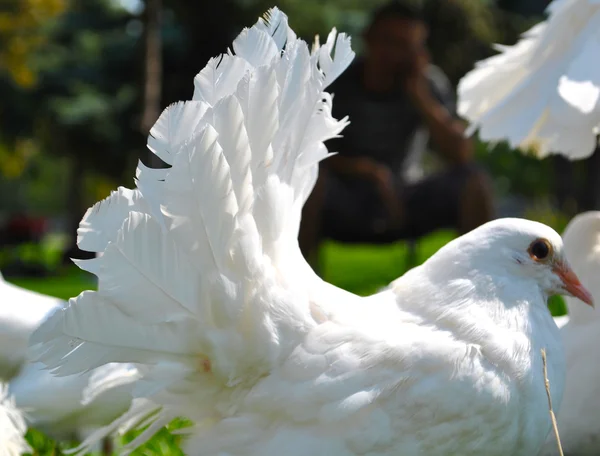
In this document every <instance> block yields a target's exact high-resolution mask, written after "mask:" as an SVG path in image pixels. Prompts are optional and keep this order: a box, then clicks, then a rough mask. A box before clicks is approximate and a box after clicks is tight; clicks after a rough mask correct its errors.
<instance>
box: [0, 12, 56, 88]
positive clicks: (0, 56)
mask: <svg viewBox="0 0 600 456" xmlns="http://www.w3.org/2000/svg"><path fill="white" fill-rule="evenodd" d="M66 8H67V2H66V0H2V10H0V71H5V72H8V74H9V75H10V77H11V78H12V79H13V80H14V82H15V83H16V84H18V85H20V86H22V87H31V86H33V85H34V84H35V82H36V72H35V68H34V67H33V65H32V61H31V55H32V54H34V53H35V51H36V50H37V49H39V48H40V47H41V46H43V44H44V42H45V40H46V38H47V34H46V25H47V24H48V23H49V22H50V21H52V20H53V19H56V18H57V17H59V16H60V15H61V14H62V13H64V12H65V10H66Z"/></svg>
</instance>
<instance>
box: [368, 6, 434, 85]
mask: <svg viewBox="0 0 600 456" xmlns="http://www.w3.org/2000/svg"><path fill="white" fill-rule="evenodd" d="M364 39H365V44H366V50H367V59H368V61H369V64H371V65H375V66H378V67H379V68H381V69H383V70H388V71H392V72H394V73H399V74H402V73H406V72H407V71H408V70H409V69H410V68H411V65H412V63H413V59H414V58H415V54H417V53H419V52H422V51H423V50H424V48H425V45H426V40H427V26H426V24H425V20H424V19H423V17H422V13H421V11H420V9H419V8H418V7H416V6H414V5H412V4H410V3H407V2H405V1H401V0H393V1H391V2H390V3H386V4H385V5H383V6H381V7H379V8H378V9H377V10H376V11H375V12H374V13H373V16H372V18H371V22H370V24H369V26H368V27H367V29H366V30H365V34H364Z"/></svg>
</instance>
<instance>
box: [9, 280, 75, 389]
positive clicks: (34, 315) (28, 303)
mask: <svg viewBox="0 0 600 456" xmlns="http://www.w3.org/2000/svg"><path fill="white" fill-rule="evenodd" d="M64 305H66V302H65V301H63V300H61V299H57V298H52V297H50V296H46V295H43V294H40V293H36V292H34V291H29V290H25V289H24V288H21V287H17V286H16V285H13V284H11V283H8V282H6V281H5V280H4V278H3V277H2V274H1V273H0V380H3V381H8V380H10V379H11V378H12V377H14V376H15V375H17V373H18V372H19V370H20V369H21V367H22V366H23V364H24V363H25V362H26V360H27V346H28V344H29V336H30V335H31V333H32V332H33V330H34V329H36V328H37V327H38V326H39V325H40V323H41V322H42V321H43V320H44V318H46V317H47V316H48V315H49V314H50V313H51V312H52V311H53V310H55V309H58V308H61V307H63V306H64Z"/></svg>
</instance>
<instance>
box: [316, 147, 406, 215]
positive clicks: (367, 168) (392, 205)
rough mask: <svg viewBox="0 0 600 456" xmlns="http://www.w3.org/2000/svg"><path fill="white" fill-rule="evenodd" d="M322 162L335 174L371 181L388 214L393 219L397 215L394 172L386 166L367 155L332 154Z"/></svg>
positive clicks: (397, 206)
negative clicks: (345, 155) (347, 155)
mask: <svg viewBox="0 0 600 456" xmlns="http://www.w3.org/2000/svg"><path fill="white" fill-rule="evenodd" d="M324 163H326V166H327V167H328V169H331V170H332V171H334V172H335V173H337V174H341V175H345V176H350V177H354V178H357V179H364V180H367V181H370V182H372V183H373V184H374V185H375V188H376V189H377V191H378V192H379V195H380V196H381V200H382V202H383V203H384V204H385V205H386V207H387V209H388V213H389V216H390V218H391V219H392V220H395V219H396V218H397V217H398V216H399V203H398V195H397V194H396V187H395V184H394V174H393V172H392V170H391V169H390V168H388V167H387V166H385V165H383V164H381V163H377V162H376V161H375V160H373V159H371V158H369V157H344V156H342V155H334V156H333V157H329V158H328V159H327V160H326V161H325V162H324Z"/></svg>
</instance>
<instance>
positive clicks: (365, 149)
mask: <svg viewBox="0 0 600 456" xmlns="http://www.w3.org/2000/svg"><path fill="white" fill-rule="evenodd" d="M427 77H428V79H429V81H430V84H431V89H432V92H433V94H434V96H435V97H436V98H437V99H438V100H439V101H440V102H441V103H442V104H443V105H444V106H445V107H446V109H448V110H449V111H450V112H451V113H452V114H453V115H456V98H455V94H454V91H453V89H452V86H451V84H450V82H449V80H448V79H447V77H446V76H445V75H444V73H443V72H442V71H441V70H440V69H439V68H438V67H435V66H433V65H432V66H431V67H430V68H429V70H428V74H427ZM327 91H328V92H329V93H331V94H333V115H334V117H335V118H337V119H341V118H343V117H345V116H348V117H349V119H350V125H348V126H347V127H346V128H345V129H344V130H343V131H342V133H341V135H342V137H341V138H335V139H333V140H330V141H328V142H327V148H328V149H329V151H330V152H337V153H339V154H340V155H342V156H345V157H359V156H363V157H364V156H367V157H370V158H372V159H374V160H376V161H378V162H380V163H382V164H385V165H387V166H389V167H390V168H391V169H392V171H393V172H394V174H396V175H399V174H400V173H401V170H402V167H403V164H404V161H405V160H406V159H407V156H408V153H409V151H410V148H411V146H412V144H413V139H414V137H415V135H416V134H417V132H418V131H419V130H421V129H423V128H425V125H424V123H423V120H422V118H421V116H420V114H419V112H418V111H417V108H415V107H414V106H413V104H412V103H411V100H410V99H409V97H408V95H407V94H406V93H405V92H404V90H403V88H402V87H397V88H394V89H393V90H391V91H389V92H385V93H374V92H369V91H368V90H367V89H366V88H365V86H364V83H363V62H362V61H361V60H357V61H356V62H355V63H353V64H352V65H351V66H350V67H349V68H348V69H347V70H346V71H345V72H344V73H343V74H342V75H341V76H340V77H339V78H338V79H337V80H336V81H335V82H334V83H333V84H332V85H331V86H330V87H328V89H327ZM424 146H425V145H423V147H424Z"/></svg>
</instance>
